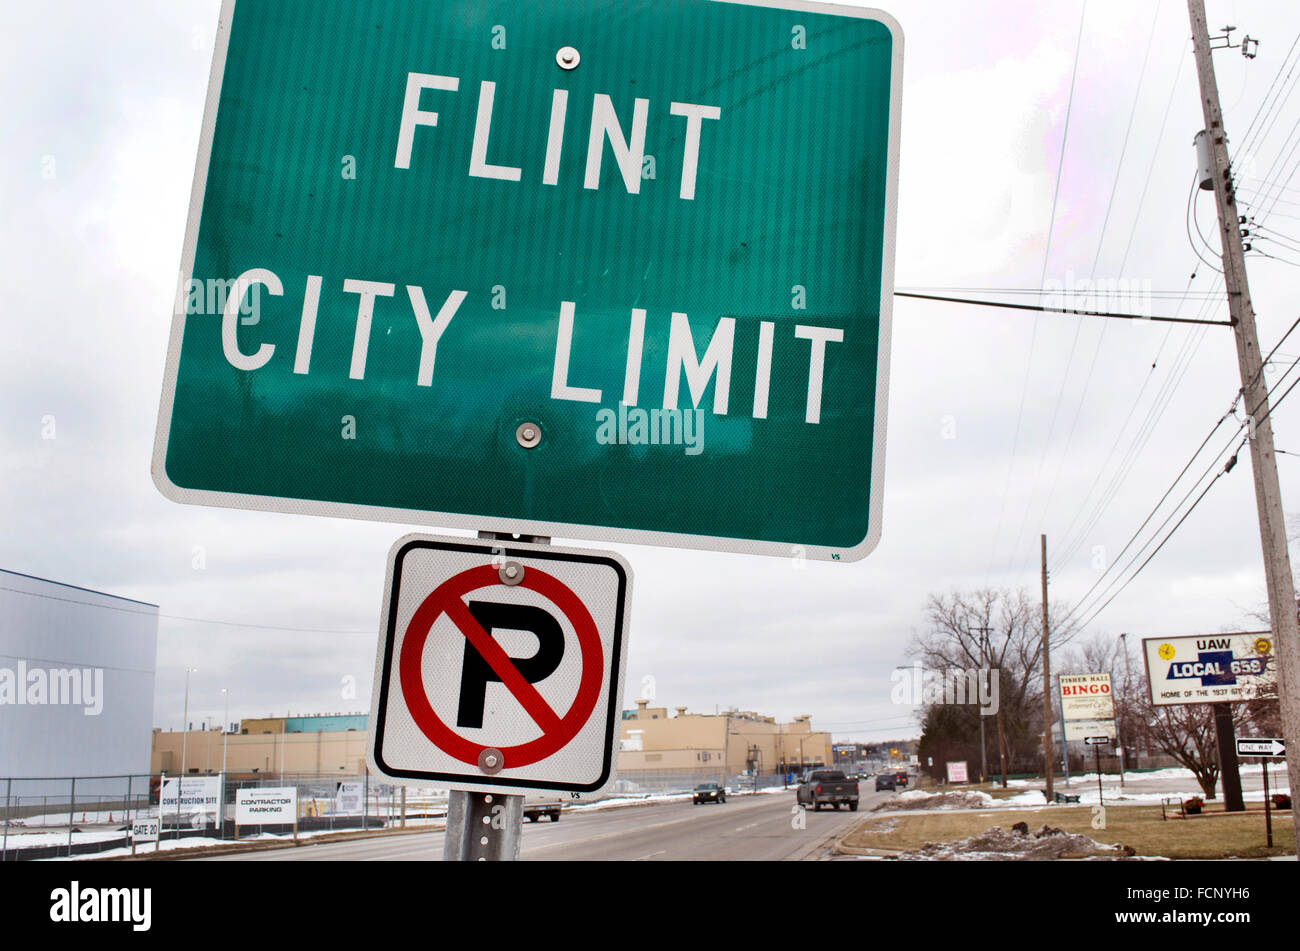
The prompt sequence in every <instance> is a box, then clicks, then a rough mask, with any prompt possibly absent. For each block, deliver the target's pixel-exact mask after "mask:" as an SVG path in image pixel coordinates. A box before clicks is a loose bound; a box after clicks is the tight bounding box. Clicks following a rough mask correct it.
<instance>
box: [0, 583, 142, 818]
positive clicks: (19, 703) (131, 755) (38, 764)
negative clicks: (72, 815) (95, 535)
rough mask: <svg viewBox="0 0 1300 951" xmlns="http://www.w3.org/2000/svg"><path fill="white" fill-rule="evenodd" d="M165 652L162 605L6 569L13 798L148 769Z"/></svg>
mask: <svg viewBox="0 0 1300 951" xmlns="http://www.w3.org/2000/svg"><path fill="white" fill-rule="evenodd" d="M157 651H158V606H157V605H156V604H148V603H145V602H142V601H133V600H131V599H129V598H119V597H115V596H113V595H110V594H105V593H103V592H100V591H91V590H89V589H86V588H79V587H75V586H73V585H69V584H63V583H60V582H57V581H47V580H45V579H43V578H35V577H32V576H30V575H24V574H19V573H17V572H13V571H4V570H0V780H5V781H7V780H10V779H12V780H13V781H14V784H15V785H14V787H13V795H15V796H24V797H26V796H38V795H45V794H46V793H47V792H48V794H50V795H55V794H64V793H66V791H67V788H68V782H67V781H66V780H63V781H55V780H60V779H62V778H63V777H73V776H76V777H97V776H127V775H132V774H134V775H137V776H139V775H143V774H145V773H147V772H148V771H149V765H150V762H149V760H150V754H149V739H148V737H149V727H150V724H151V722H152V719H153V696H154V676H155V669H156V658H157ZM81 788H82V789H83V791H86V790H88V789H89V788H90V786H89V785H88V784H87V783H83V785H82V787H81Z"/></svg>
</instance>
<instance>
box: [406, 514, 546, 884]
mask: <svg viewBox="0 0 1300 951" xmlns="http://www.w3.org/2000/svg"><path fill="white" fill-rule="evenodd" d="M478 537H479V538H484V539H488V540H489V541H505V542H520V541H522V542H528V543H531V544H533V545H549V544H550V543H551V540H550V539H549V538H544V537H542V536H540V535H531V536H523V537H521V538H515V537H514V536H513V535H510V534H507V533H502V532H479V533H478ZM403 790H405V787H403ZM523 833H524V797H523V796H515V795H509V794H495V795H494V794H493V793H480V792H466V791H464V790H462V789H453V790H451V792H449V793H448V794H447V828H446V832H445V833H444V834H443V845H442V860H443V861H444V862H517V861H518V860H519V844H520V840H521V839H522V838H523Z"/></svg>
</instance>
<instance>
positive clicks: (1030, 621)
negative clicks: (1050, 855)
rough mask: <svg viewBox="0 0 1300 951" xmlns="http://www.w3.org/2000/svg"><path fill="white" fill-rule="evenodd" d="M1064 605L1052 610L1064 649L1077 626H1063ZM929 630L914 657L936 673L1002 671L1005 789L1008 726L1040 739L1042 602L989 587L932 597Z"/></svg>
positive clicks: (1054, 640) (916, 642) (1052, 624)
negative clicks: (1037, 734)
mask: <svg viewBox="0 0 1300 951" xmlns="http://www.w3.org/2000/svg"><path fill="white" fill-rule="evenodd" d="M1064 614H1065V611H1064V610H1063V609H1062V608H1061V607H1060V606H1055V605H1054V606H1051V607H1050V609H1049V622H1048V628H1049V631H1050V632H1051V635H1050V639H1051V644H1052V648H1053V649H1056V648H1057V647H1058V646H1060V645H1064V644H1065V643H1066V642H1067V641H1068V640H1069V638H1070V636H1071V635H1072V631H1073V627H1072V626H1062V625H1061V624H1059V618H1061V617H1062V616H1064ZM926 615H927V621H928V625H929V630H928V631H927V632H925V633H921V634H916V635H913V638H912V642H911V643H910V644H909V646H908V656H909V657H911V658H912V659H913V660H915V661H917V662H919V663H921V664H922V665H923V666H924V667H926V668H928V669H931V670H936V671H951V670H990V671H996V672H997V673H996V674H995V676H996V677H997V683H998V707H997V715H996V719H997V735H998V759H999V766H1000V772H1001V775H1002V785H1003V787H1005V786H1006V785H1007V760H1008V754H1009V751H1008V735H1007V734H1008V727H1009V726H1010V728H1011V729H1012V731H1013V733H1014V736H1015V737H1016V738H1017V739H1018V740H1022V741H1023V740H1024V739H1025V738H1026V737H1028V738H1030V739H1032V738H1033V736H1034V731H1033V723H1034V722H1035V720H1036V719H1039V720H1040V719H1041V713H1038V714H1037V715H1036V714H1035V703H1037V704H1038V705H1040V706H1041V703H1042V696H1043V694H1042V659H1043V655H1042V649H1043V637H1042V615H1041V603H1040V602H1039V601H1037V600H1036V599H1033V598H1031V597H1030V595H1029V594H1028V593H1027V592H1026V591H1025V590H1023V589H1021V590H1009V589H993V588H983V589H979V590H976V591H969V592H966V591H956V590H954V591H951V592H949V593H948V594H932V595H930V598H929V601H928V603H927V605H926Z"/></svg>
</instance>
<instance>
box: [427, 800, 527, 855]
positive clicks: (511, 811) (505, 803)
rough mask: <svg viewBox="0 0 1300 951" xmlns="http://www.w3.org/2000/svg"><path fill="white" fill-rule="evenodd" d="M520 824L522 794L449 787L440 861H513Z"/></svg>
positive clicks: (521, 832) (522, 802) (520, 831)
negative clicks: (450, 788)
mask: <svg viewBox="0 0 1300 951" xmlns="http://www.w3.org/2000/svg"><path fill="white" fill-rule="evenodd" d="M523 826H524V797H523V796H508V795H497V794H495V793H480V792H464V791H463V790H459V789H453V790H452V791H451V792H450V793H448V795H447V831H446V834H445V836H444V845H443V847H442V860H443V861H444V862H514V861H517V860H518V859H519V840H520V839H521V838H522V834H523Z"/></svg>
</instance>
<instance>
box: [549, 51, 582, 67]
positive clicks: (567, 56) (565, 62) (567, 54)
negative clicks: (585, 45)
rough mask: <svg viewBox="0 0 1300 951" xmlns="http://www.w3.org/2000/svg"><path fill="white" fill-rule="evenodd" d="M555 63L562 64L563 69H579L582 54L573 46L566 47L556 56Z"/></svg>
mask: <svg viewBox="0 0 1300 951" xmlns="http://www.w3.org/2000/svg"><path fill="white" fill-rule="evenodd" d="M555 61H556V62H557V63H559V64H560V68H561V69H577V68H578V64H579V63H581V62H582V54H581V53H579V52H578V51H577V50H575V49H574V48H573V47H572V46H566V47H564V48H563V49H561V50H560V51H559V52H558V53H556V54H555Z"/></svg>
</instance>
